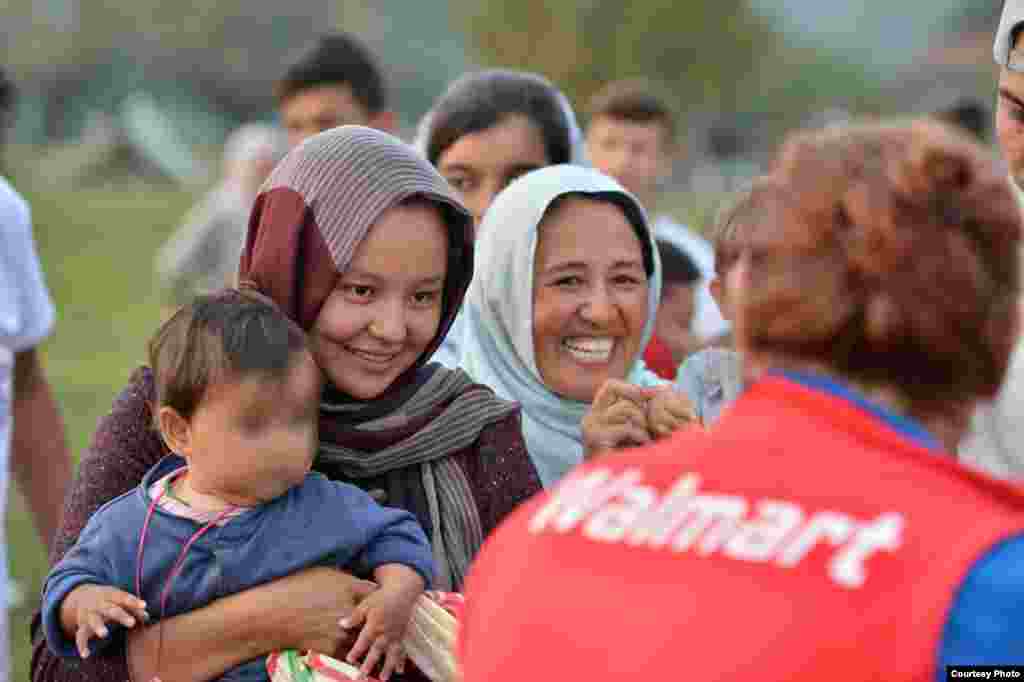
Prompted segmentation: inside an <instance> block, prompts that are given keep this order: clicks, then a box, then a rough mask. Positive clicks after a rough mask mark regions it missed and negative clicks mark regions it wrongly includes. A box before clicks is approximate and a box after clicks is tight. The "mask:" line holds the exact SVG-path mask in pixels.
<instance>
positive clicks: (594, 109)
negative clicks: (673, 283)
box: [586, 80, 729, 344]
mask: <svg viewBox="0 0 1024 682" xmlns="http://www.w3.org/2000/svg"><path fill="white" fill-rule="evenodd" d="M589 113H590V123H589V125H588V127H587V136H586V142H587V155H588V157H589V159H590V161H591V163H592V164H593V165H594V167H595V168H597V169H598V170H600V171H601V172H602V173H605V174H607V175H610V176H612V177H613V178H615V179H616V180H618V181H619V182H620V183H621V184H622V186H623V187H625V188H626V189H628V190H629V191H630V192H632V193H633V194H634V195H636V197H637V198H638V199H639V200H640V203H641V204H642V205H643V206H644V208H645V209H646V210H647V211H648V213H650V215H651V224H652V225H653V226H654V233H655V236H656V237H657V238H659V239H664V240H666V241H668V242H670V243H671V244H672V245H673V246H675V247H676V248H677V249H679V250H680V251H682V252H683V253H685V254H686V255H687V256H689V258H690V259H691V260H692V261H693V262H694V263H695V264H696V265H697V267H698V268H699V270H700V273H701V277H702V279H703V281H702V282H701V284H700V286H699V287H698V290H697V305H696V311H695V314H694V316H693V324H692V326H691V331H692V333H693V335H694V336H695V337H696V338H697V339H698V340H699V341H700V342H701V343H703V344H707V343H710V342H713V341H715V340H717V339H718V338H719V337H721V336H723V335H725V334H726V333H727V332H728V331H729V323H728V322H726V320H725V319H724V318H723V317H722V315H721V313H720V312H719V310H718V307H717V306H716V305H715V301H714V299H713V298H712V297H711V293H710V291H709V289H708V284H709V282H710V281H711V279H712V278H713V277H714V270H715V253H714V250H713V249H712V247H711V244H709V243H708V241H707V240H706V239H704V238H703V237H701V236H700V235H698V234H697V233H696V232H694V231H693V230H691V229H689V228H688V227H686V226H685V225H682V224H680V223H678V222H676V221H675V220H674V219H673V218H672V217H670V216H669V215H667V214H664V213H659V211H658V200H659V195H660V193H661V192H660V189H661V186H662V185H663V184H664V182H665V181H666V180H667V179H668V178H669V176H670V175H671V174H672V164H673V161H674V160H675V157H676V155H677V154H679V153H680V148H679V145H678V143H677V141H676V136H677V126H676V115H675V113H674V112H673V109H672V107H671V106H670V105H669V101H668V97H666V96H664V95H662V94H661V93H660V92H659V91H658V89H657V88H655V87H654V86H653V85H652V84H650V83H648V82H646V81H643V80H622V81H615V82H613V83H610V84H608V85H607V86H605V87H604V88H603V89H602V90H601V91H599V92H598V93H597V94H596V95H595V96H594V98H593V99H592V100H591V103H590V110H589Z"/></svg>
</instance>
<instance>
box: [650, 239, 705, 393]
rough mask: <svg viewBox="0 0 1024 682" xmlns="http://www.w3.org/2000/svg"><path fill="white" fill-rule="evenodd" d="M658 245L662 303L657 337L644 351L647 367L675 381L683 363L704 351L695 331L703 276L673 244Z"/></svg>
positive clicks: (661, 241)
mask: <svg viewBox="0 0 1024 682" xmlns="http://www.w3.org/2000/svg"><path fill="white" fill-rule="evenodd" d="M657 245H658V255H659V256H661V301H660V302H659V303H658V316H657V319H656V322H655V325H654V336H653V337H651V341H650V343H648V344H647V348H646V349H645V350H644V364H646V365H647V367H648V369H650V370H651V371H653V372H654V373H655V374H657V375H658V376H660V377H661V378H663V379H668V380H669V381H672V380H673V379H675V378H676V373H677V372H678V370H679V366H680V365H681V364H683V361H684V360H686V358H687V357H689V356H690V354H691V353H693V352H695V351H696V350H697V349H698V348H699V347H700V342H699V341H698V340H697V339H696V337H694V335H693V331H692V327H693V315H694V309H695V308H696V301H695V298H696V293H697V292H696V290H697V287H699V286H700V281H701V276H700V270H699V269H697V266H696V264H695V263H694V262H693V260H692V259H691V258H690V257H689V256H687V255H686V253H684V252H683V251H682V250H680V249H679V248H677V247H676V246H675V245H673V244H672V243H671V242H669V241H666V240H664V239H659V240H657Z"/></svg>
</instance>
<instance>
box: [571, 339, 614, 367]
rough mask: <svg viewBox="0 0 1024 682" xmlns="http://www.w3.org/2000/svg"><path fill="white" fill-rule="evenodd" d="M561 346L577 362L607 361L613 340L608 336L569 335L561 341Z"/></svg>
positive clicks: (610, 353) (612, 346) (610, 354)
mask: <svg viewBox="0 0 1024 682" xmlns="http://www.w3.org/2000/svg"><path fill="white" fill-rule="evenodd" d="M562 347H563V348H565V350H566V351H568V352H569V355H571V356H572V357H573V358H574V359H575V360H577V361H578V362H583V363H599V362H608V359H609V358H610V357H611V356H612V349H613V348H614V347H615V340H614V339H611V338H608V337H593V336H570V337H568V338H566V339H564V340H563V341H562Z"/></svg>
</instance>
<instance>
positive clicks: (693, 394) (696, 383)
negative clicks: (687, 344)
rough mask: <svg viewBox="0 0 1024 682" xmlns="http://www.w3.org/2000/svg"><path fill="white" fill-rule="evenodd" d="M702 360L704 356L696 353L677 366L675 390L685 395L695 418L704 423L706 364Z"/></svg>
mask: <svg viewBox="0 0 1024 682" xmlns="http://www.w3.org/2000/svg"><path fill="white" fill-rule="evenodd" d="M704 359H705V356H704V355H703V354H701V353H696V354H694V355H691V356H690V357H688V358H686V359H685V360H683V364H681V365H679V371H678V372H676V380H675V387H676V390H678V391H682V392H683V393H685V394H686V397H687V398H689V399H690V402H691V403H692V404H693V409H694V411H695V412H696V414H697V418H698V419H700V420H701V421H704V419H705V416H706V414H705V412H706V410H705V402H704V394H705V390H704V380H703V376H704V372H705V371H706V369H705V364H706V363H705V362H704Z"/></svg>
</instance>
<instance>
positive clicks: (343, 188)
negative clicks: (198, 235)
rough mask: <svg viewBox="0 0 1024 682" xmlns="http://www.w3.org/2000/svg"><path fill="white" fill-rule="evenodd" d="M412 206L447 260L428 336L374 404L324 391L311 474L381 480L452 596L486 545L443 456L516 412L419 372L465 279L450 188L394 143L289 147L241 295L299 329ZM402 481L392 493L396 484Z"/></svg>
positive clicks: (463, 231)
mask: <svg viewBox="0 0 1024 682" xmlns="http://www.w3.org/2000/svg"><path fill="white" fill-rule="evenodd" d="M412 198H420V199H425V200H427V201H430V202H432V203H434V204H436V205H437V206H438V207H439V209H440V210H441V212H442V215H443V219H444V222H445V224H446V225H447V227H448V237H449V239H448V241H449V256H448V272H447V276H446V278H445V285H444V296H443V310H442V315H441V322H440V325H439V327H438V331H437V335H436V336H435V338H434V340H433V341H432V342H431V344H430V345H429V346H428V348H427V349H426V350H425V351H424V353H423V355H422V356H421V357H420V358H419V359H418V360H417V361H416V363H414V365H413V366H412V367H410V368H409V369H408V370H407V371H406V372H405V373H404V374H403V375H402V376H401V377H399V378H398V379H397V380H396V381H395V383H394V384H393V385H392V386H391V387H389V388H388V389H387V390H386V391H385V392H384V393H383V394H382V395H381V396H378V397H377V398H376V399H374V400H371V401H366V402H362V401H356V400H353V399H352V398H350V397H349V396H345V395H343V394H341V393H340V392H339V391H338V390H337V389H336V388H334V387H328V389H327V390H326V391H325V393H324V399H323V401H322V404H321V410H320V448H319V453H318V457H317V464H316V467H317V468H318V469H321V470H323V471H325V473H328V474H329V475H336V476H339V477H341V478H345V479H349V480H352V481H353V482H356V483H359V482H361V481H364V482H365V481H366V480H368V479H377V480H378V481H379V479H380V478H381V477H384V478H386V479H392V480H389V482H388V487H389V488H390V489H391V491H395V490H399V491H401V490H405V491H408V492H407V494H399V495H397V497H399V498H400V499H394V498H395V495H392V496H391V497H389V499H388V504H390V505H392V506H401V507H405V508H406V509H408V510H409V511H411V512H412V513H414V514H415V515H416V516H417V518H418V519H419V520H420V521H421V523H423V525H424V526H425V528H426V530H427V531H428V534H429V535H430V536H431V540H432V545H433V548H434V555H435V558H436V560H437V577H438V579H437V582H436V586H437V587H439V588H442V589H452V588H455V587H458V586H459V585H460V584H461V582H462V578H463V577H464V575H465V571H466V569H467V568H468V565H469V562H470V560H471V559H472V557H473V555H475V553H476V551H477V550H478V549H479V547H480V544H481V543H482V541H483V533H482V530H481V525H480V518H479V512H478V510H477V509H476V505H475V502H474V501H473V497H472V491H471V490H470V488H469V483H468V481H467V479H466V477H465V474H464V473H463V472H462V469H461V467H460V466H459V465H458V464H457V463H456V462H455V461H454V460H453V459H452V458H451V456H450V455H451V454H453V453H455V452H458V451H461V450H464V449H466V448H467V447H469V446H471V445H472V444H473V443H474V442H475V441H476V439H477V438H478V437H479V435H480V432H481V431H482V430H483V429H484V427H486V426H487V425H488V424H491V423H494V422H496V421H498V420H500V419H503V418H505V417H507V416H508V415H509V414H510V413H512V412H513V411H514V410H515V409H517V408H516V406H515V405H514V404H512V403H509V402H506V401H503V400H500V399H498V398H496V397H495V396H494V394H493V392H492V391H490V389H487V388H485V387H483V386H479V385H477V384H474V383H473V382H472V381H471V380H470V379H469V377H468V376H467V375H466V374H465V373H464V372H462V371H458V370H457V371H451V370H447V369H444V368H441V367H440V366H439V365H436V364H429V365H428V364H427V362H428V360H429V358H430V356H431V355H432V354H433V352H434V351H435V350H436V349H437V347H438V345H440V343H441V340H442V339H443V338H444V335H445V334H446V333H447V331H448V328H449V327H450V326H451V323H452V320H453V319H454V318H455V315H456V314H457V312H458V310H459V306H460V305H461V303H462V299H463V296H464V295H465V293H466V289H467V288H468V287H469V282H470V279H471V278H472V276H473V248H472V231H471V230H472V219H471V218H470V215H469V212H468V211H466V209H465V208H464V207H463V206H462V204H461V203H460V202H459V200H458V199H457V198H456V197H455V195H454V193H453V192H452V190H451V188H450V187H449V185H448V183H447V182H445V180H444V179H443V178H442V177H441V176H440V175H439V174H438V172H437V171H436V170H435V169H434V167H433V166H431V165H430V164H429V163H428V162H427V161H426V160H424V159H423V158H421V157H420V156H419V155H418V154H417V153H416V152H415V151H414V150H413V149H412V148H411V147H409V146H408V145H406V144H405V143H404V142H402V141H401V140H399V139H398V138H396V137H393V136H391V135H388V134H387V133H383V132H380V131H378V130H374V129H371V128H364V127H361V126H342V127H339V128H334V129H332V130H329V131H326V132H323V133H320V134H319V135H315V136H313V137H311V138H309V139H307V140H306V141H304V142H303V143H302V144H301V145H299V146H298V147H296V148H295V149H293V150H292V151H291V152H290V153H289V154H288V155H287V156H286V157H285V158H284V159H283V160H282V161H281V163H280V164H278V166H277V167H276V168H275V169H274V171H273V172H272V173H271V175H270V177H269V178H268V179H267V181H266V183H264V186H263V188H262V190H261V192H260V194H259V196H258V197H257V199H256V203H255V206H254V207H253V212H252V215H251V217H250V220H249V232H248V236H247V238H246V244H245V249H244V251H243V253H242V258H241V264H240V267H239V286H241V287H247V288H254V289H256V290H258V291H259V292H261V293H263V294H264V295H266V296H268V297H269V298H271V299H272V300H273V301H274V302H275V303H276V304H277V305H278V306H279V307H280V308H281V309H282V310H283V311H284V313H285V314H286V315H288V316H289V317H290V318H292V319H293V320H295V322H297V323H298V324H299V326H301V327H302V328H303V329H305V330H307V331H308V330H310V329H311V328H312V327H313V324H314V323H315V322H316V319H317V316H318V315H319V314H320V309H321V308H322V307H323V304H324V302H325V301H326V300H327V297H328V296H329V295H330V294H331V292H332V291H333V290H334V288H335V286H336V285H337V282H338V279H339V277H340V276H341V273H343V272H344V271H345V269H346V268H347V267H348V266H349V263H350V262H351V259H352V256H353V254H354V253H355V250H356V248H357V247H358V245H359V243H360V242H362V240H363V239H364V238H365V237H366V235H367V234H368V233H369V231H370V229H371V228H372V227H373V225H374V224H375V223H376V222H377V220H378V219H379V218H380V216H381V215H382V214H383V213H384V212H385V211H386V210H388V209H389V208H392V207H394V206H397V205H398V204H400V203H402V202H404V201H406V200H408V199H412ZM395 477H398V478H399V479H402V480H400V481H398V483H397V484H396V483H395V481H394V480H393V479H395Z"/></svg>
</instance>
